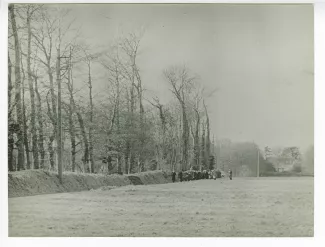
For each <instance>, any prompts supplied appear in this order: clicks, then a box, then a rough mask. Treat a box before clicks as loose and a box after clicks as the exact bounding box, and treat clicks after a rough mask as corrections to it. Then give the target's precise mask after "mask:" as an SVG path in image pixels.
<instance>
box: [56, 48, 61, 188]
mask: <svg viewBox="0 0 325 247" xmlns="http://www.w3.org/2000/svg"><path fill="white" fill-rule="evenodd" d="M60 68H61V66H60V47H59V48H58V55H57V68H56V80H57V83H58V119H57V125H58V129H57V131H58V133H57V146H58V171H59V180H60V183H62V127H61V71H60Z"/></svg>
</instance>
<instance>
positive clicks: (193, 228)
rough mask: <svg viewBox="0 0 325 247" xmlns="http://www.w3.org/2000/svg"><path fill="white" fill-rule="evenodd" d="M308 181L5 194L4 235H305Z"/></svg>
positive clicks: (309, 232)
mask: <svg viewBox="0 0 325 247" xmlns="http://www.w3.org/2000/svg"><path fill="white" fill-rule="evenodd" d="M313 231H314V179H313V178H311V177H301V178H235V179H234V180H232V181H230V180H228V179H217V180H198V181H191V182H183V183H174V184H173V183H169V184H159V185H139V186H133V185H132V186H124V187H119V188H113V189H111V188H106V189H105V188H101V189H98V190H92V191H85V192H75V193H59V194H48V195H38V196H29V197H17V198H9V236H10V237H16V236H25V237H29V236H39V237H59V236H60V237H63V236H73V237H289V236H290V237H306V236H313Z"/></svg>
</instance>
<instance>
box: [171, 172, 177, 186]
mask: <svg viewBox="0 0 325 247" xmlns="http://www.w3.org/2000/svg"><path fill="white" fill-rule="evenodd" d="M172 180H173V183H175V180H176V172H175V171H173V173H172Z"/></svg>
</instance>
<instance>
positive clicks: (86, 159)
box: [76, 111, 89, 166]
mask: <svg viewBox="0 0 325 247" xmlns="http://www.w3.org/2000/svg"><path fill="white" fill-rule="evenodd" d="M76 113H77V117H78V121H79V125H80V129H81V135H82V138H83V142H84V156H83V158H82V162H83V163H84V166H85V165H86V164H88V163H89V143H88V139H87V134H86V129H85V125H84V121H83V119H82V116H81V114H80V112H79V111H76Z"/></svg>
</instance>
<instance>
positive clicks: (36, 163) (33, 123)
mask: <svg viewBox="0 0 325 247" xmlns="http://www.w3.org/2000/svg"><path fill="white" fill-rule="evenodd" d="M27 29H28V46H27V48H28V50H27V72H28V85H29V94H30V105H31V121H30V125H31V132H32V146H33V149H32V150H33V161H34V169H38V168H39V160H38V141H37V133H36V121H35V117H36V112H35V94H34V86H33V80H32V71H31V64H30V59H31V38H32V31H31V17H30V13H29V7H27Z"/></svg>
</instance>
